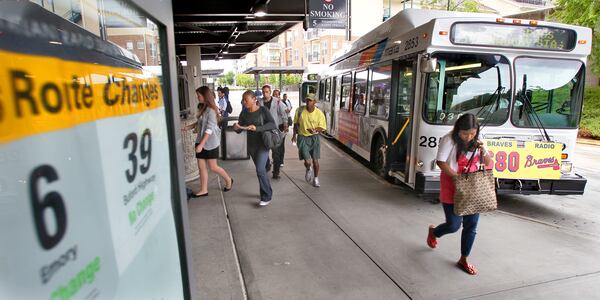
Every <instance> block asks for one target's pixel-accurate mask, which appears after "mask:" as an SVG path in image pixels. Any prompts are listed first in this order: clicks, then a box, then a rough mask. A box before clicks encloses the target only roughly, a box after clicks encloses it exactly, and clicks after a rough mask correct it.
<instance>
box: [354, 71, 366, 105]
mask: <svg viewBox="0 0 600 300" xmlns="http://www.w3.org/2000/svg"><path fill="white" fill-rule="evenodd" d="M368 75H369V73H368V70H364V71H360V72H356V74H355V75H354V93H353V98H354V99H353V101H352V105H353V108H352V110H353V111H354V112H356V114H360V115H364V114H365V112H366V107H367V79H368Z"/></svg>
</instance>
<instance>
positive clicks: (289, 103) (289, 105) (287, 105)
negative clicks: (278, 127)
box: [281, 94, 294, 167]
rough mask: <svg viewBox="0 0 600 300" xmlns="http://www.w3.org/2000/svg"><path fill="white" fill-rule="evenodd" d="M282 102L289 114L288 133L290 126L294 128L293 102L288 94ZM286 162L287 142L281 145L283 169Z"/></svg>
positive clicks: (284, 95)
mask: <svg viewBox="0 0 600 300" xmlns="http://www.w3.org/2000/svg"><path fill="white" fill-rule="evenodd" d="M281 102H283V104H285V113H286V114H287V120H288V121H287V127H286V131H288V130H289V126H292V123H294V122H292V101H290V99H288V95H287V94H283V97H282V98H281ZM284 160H285V140H284V143H282V144H281V167H283V161H284Z"/></svg>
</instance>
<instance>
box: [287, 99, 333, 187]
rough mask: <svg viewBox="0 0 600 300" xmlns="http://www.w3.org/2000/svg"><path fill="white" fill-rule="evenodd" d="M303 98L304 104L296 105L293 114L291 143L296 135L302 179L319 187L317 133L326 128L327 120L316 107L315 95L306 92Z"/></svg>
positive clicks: (319, 154)
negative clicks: (302, 170)
mask: <svg viewBox="0 0 600 300" xmlns="http://www.w3.org/2000/svg"><path fill="white" fill-rule="evenodd" d="M305 100H306V106H303V107H298V109H297V110H296V115H295V116H294V134H293V136H292V143H295V142H296V136H298V139H297V141H298V156H299V157H300V160H304V167H306V174H305V176H304V179H306V181H307V182H309V183H312V185H313V186H315V187H319V186H321V184H320V183H319V158H320V156H321V141H320V136H319V133H321V132H323V131H325V129H327V122H326V120H325V115H324V114H323V112H322V111H321V110H320V109H318V108H317V107H316V103H317V99H316V97H315V95H314V94H308V95H307V96H306V99H305ZM311 160H312V162H311ZM313 168H314V172H313Z"/></svg>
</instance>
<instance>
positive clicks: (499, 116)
mask: <svg viewBox="0 0 600 300" xmlns="http://www.w3.org/2000/svg"><path fill="white" fill-rule="evenodd" d="M434 57H436V58H437V61H438V65H437V69H436V71H435V72H434V73H431V74H430V75H429V76H428V80H427V90H426V93H425V94H426V96H425V103H424V109H425V111H424V114H425V120H426V121H427V122H428V123H431V124H440V125H452V124H454V122H455V121H456V119H458V118H459V117H460V116H461V115H463V114H465V113H472V114H475V115H477V117H478V119H479V121H480V122H482V121H484V120H485V124H486V125H501V124H503V123H505V122H506V121H507V120H508V111H509V106H510V105H509V104H510V68H509V64H508V60H507V59H506V58H504V57H503V56H500V55H476V54H457V53H454V54H438V55H435V56H434Z"/></svg>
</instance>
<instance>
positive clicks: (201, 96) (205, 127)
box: [186, 86, 233, 197]
mask: <svg viewBox="0 0 600 300" xmlns="http://www.w3.org/2000/svg"><path fill="white" fill-rule="evenodd" d="M196 95H197V96H198V102H200V103H199V109H198V113H197V115H196V116H197V117H198V121H196V122H195V123H192V124H190V125H188V126H186V128H188V129H189V128H193V127H196V129H197V130H196V131H197V132H198V136H197V137H196V143H195V145H196V158H197V159H198V170H200V192H199V193H196V194H194V196H195V197H206V196H208V170H207V169H206V163H207V162H208V167H209V168H210V170H211V171H213V172H215V173H217V174H219V176H221V177H222V178H223V180H225V187H224V188H223V191H224V192H227V191H229V190H231V186H232V185H233V179H232V178H231V177H230V176H229V174H227V172H225V170H223V168H221V167H219V165H218V164H217V158H219V146H220V144H221V129H220V128H219V125H218V124H219V120H218V119H219V113H218V112H219V107H218V106H217V104H216V103H215V93H214V92H213V91H211V90H210V88H209V87H207V86H201V87H199V88H198V89H196Z"/></svg>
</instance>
